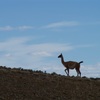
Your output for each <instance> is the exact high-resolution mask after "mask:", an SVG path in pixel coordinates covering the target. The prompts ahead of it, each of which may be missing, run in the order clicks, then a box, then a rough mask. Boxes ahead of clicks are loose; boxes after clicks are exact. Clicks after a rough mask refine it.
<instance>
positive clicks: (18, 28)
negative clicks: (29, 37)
mask: <svg viewBox="0 0 100 100" xmlns="http://www.w3.org/2000/svg"><path fill="white" fill-rule="evenodd" d="M30 29H34V27H33V26H26V25H24V26H17V27H12V26H4V27H0V31H12V30H20V31H21V30H30Z"/></svg>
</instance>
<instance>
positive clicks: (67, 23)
mask: <svg viewBox="0 0 100 100" xmlns="http://www.w3.org/2000/svg"><path fill="white" fill-rule="evenodd" d="M78 25H79V22H75V21H62V22H56V23H51V24H49V25H46V26H43V28H59V27H72V26H78Z"/></svg>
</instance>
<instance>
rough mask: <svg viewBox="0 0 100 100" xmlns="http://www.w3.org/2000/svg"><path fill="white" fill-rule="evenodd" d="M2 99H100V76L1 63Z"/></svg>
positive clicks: (0, 94) (0, 86)
mask: <svg viewBox="0 0 100 100" xmlns="http://www.w3.org/2000/svg"><path fill="white" fill-rule="evenodd" d="M0 90H1V91H0V100H100V78H87V77H82V78H80V77H74V76H72V77H68V76H62V75H58V74H57V73H55V72H53V73H51V74H49V73H46V72H42V71H33V70H31V69H28V70H27V69H23V68H10V67H9V68H7V67H6V66H4V67H3V66H0Z"/></svg>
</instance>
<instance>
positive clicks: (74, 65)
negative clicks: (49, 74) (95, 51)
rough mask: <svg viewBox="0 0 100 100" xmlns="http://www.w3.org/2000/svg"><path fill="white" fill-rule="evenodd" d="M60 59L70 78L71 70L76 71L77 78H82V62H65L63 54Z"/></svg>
mask: <svg viewBox="0 0 100 100" xmlns="http://www.w3.org/2000/svg"><path fill="white" fill-rule="evenodd" d="M58 58H61V62H62V64H63V65H64V66H65V68H66V69H65V72H66V74H67V76H69V69H75V70H76V72H77V76H79V75H80V76H81V72H80V64H81V63H83V61H80V62H76V61H67V62H65V61H64V57H63V55H62V53H61V54H60V55H59V56H58Z"/></svg>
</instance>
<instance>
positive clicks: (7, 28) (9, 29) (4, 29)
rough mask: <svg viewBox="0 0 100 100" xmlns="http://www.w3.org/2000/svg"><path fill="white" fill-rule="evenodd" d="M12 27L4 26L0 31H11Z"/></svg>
mask: <svg viewBox="0 0 100 100" xmlns="http://www.w3.org/2000/svg"><path fill="white" fill-rule="evenodd" d="M12 30H13V27H11V26H4V27H0V31H12Z"/></svg>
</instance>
